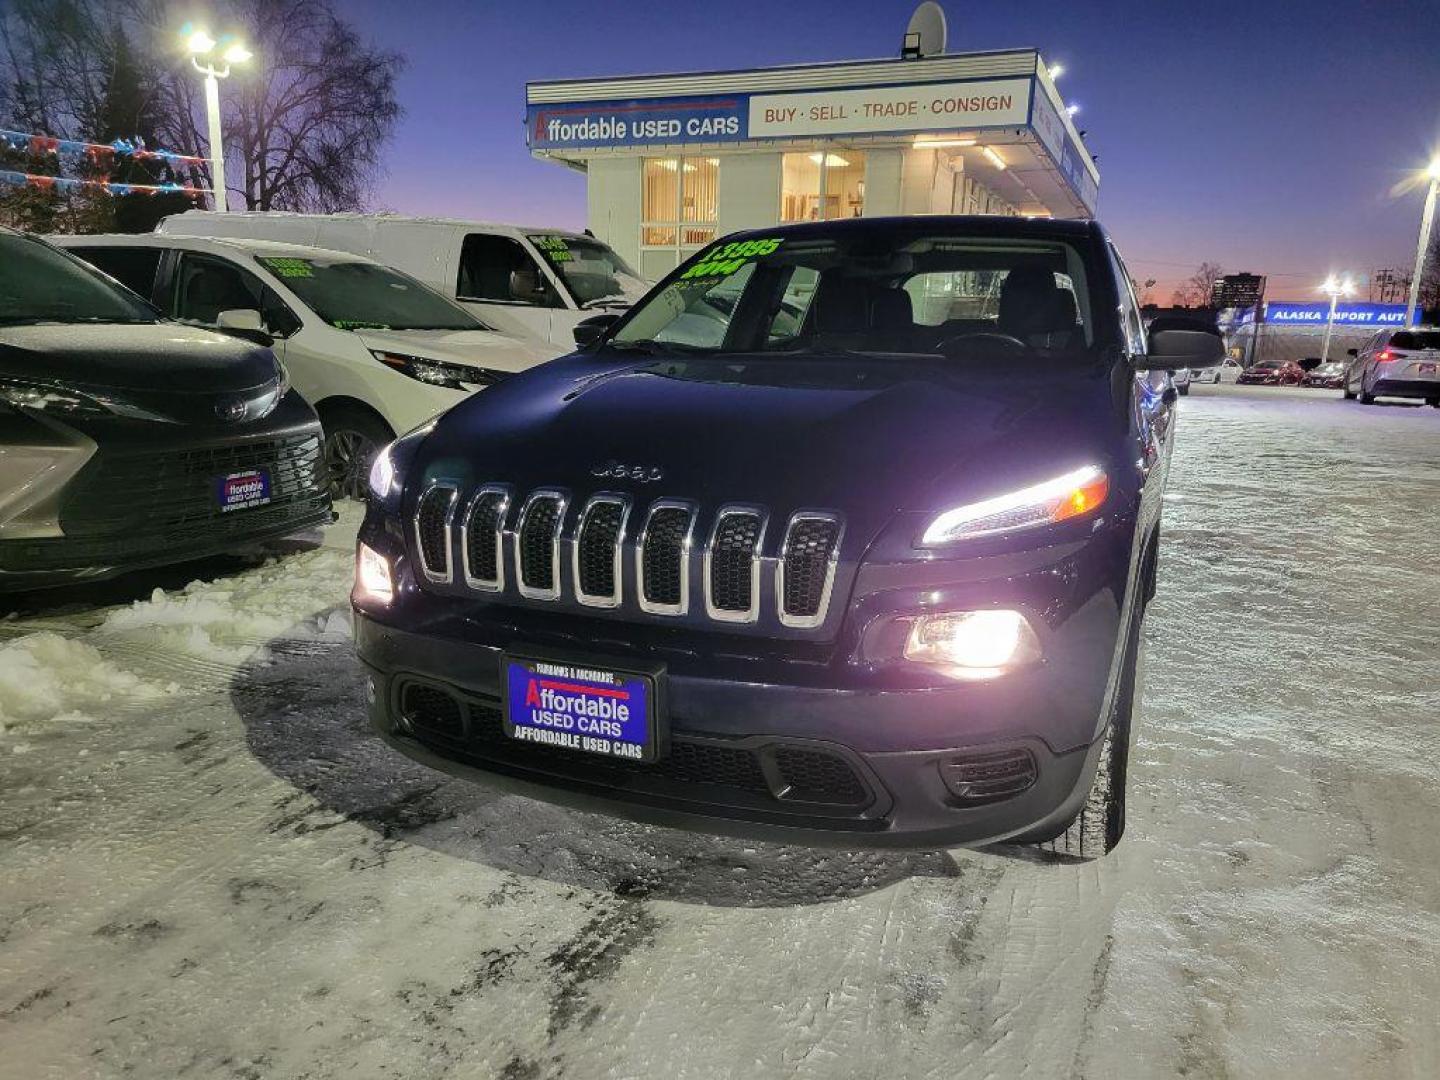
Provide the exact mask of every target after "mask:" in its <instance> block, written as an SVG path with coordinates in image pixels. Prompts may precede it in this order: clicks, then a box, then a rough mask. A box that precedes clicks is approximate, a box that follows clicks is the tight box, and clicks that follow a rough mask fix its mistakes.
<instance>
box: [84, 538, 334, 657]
mask: <svg viewBox="0 0 1440 1080" xmlns="http://www.w3.org/2000/svg"><path fill="white" fill-rule="evenodd" d="M353 579H354V555H353V554H352V551H351V549H350V548H349V547H348V546H347V547H346V548H343V549H340V548H321V549H318V550H316V551H311V552H307V553H305V554H301V555H293V556H290V557H288V558H284V559H272V560H270V561H268V562H266V563H265V564H263V565H262V566H259V567H256V568H255V569H253V570H250V571H247V572H245V573H241V574H235V575H232V576H229V577H225V578H220V579H218V580H215V581H192V582H191V583H190V584H188V585H186V586H185V587H184V588H183V589H180V590H176V591H171V592H166V591H165V590H164V589H156V590H155V591H154V592H153V593H151V594H150V599H148V600H137V601H135V602H134V603H133V604H132V605H131V606H130V607H128V608H122V609H121V610H119V611H115V612H112V613H111V614H110V615H109V617H108V618H106V620H105V622H104V623H103V624H102V626H101V627H100V632H101V633H102V634H114V633H134V632H139V633H140V634H141V635H142V636H143V637H144V638H145V639H146V640H147V641H150V642H153V643H154V644H155V645H157V646H161V647H164V648H167V649H171V650H174V651H177V652H180V653H184V654H187V655H190V656H197V657H203V658H205V659H208V660H215V661H220V662H222V663H230V664H238V663H241V662H243V661H245V660H247V659H249V658H251V657H253V656H254V655H255V654H256V652H257V649H259V648H261V647H263V645H264V644H265V643H266V642H268V641H271V640H274V639H276V638H291V639H293V638H301V639H326V638H331V639H336V640H345V639H347V638H348V637H349V636H350V613H349V595H350V586H351V583H352V581H353Z"/></svg>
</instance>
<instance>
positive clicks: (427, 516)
mask: <svg viewBox="0 0 1440 1080" xmlns="http://www.w3.org/2000/svg"><path fill="white" fill-rule="evenodd" d="M456 495H457V492H456V490H455V489H454V488H453V487H450V486H449V485H447V484H435V485H434V486H432V487H429V488H426V489H425V491H424V492H423V493H422V494H421V496H420V501H419V503H418V504H417V505H416V507H415V546H416V550H417V551H418V552H419V554H420V569H421V570H422V571H423V572H424V574H425V576H426V577H427V578H429V579H430V580H431V581H438V582H441V583H448V582H449V581H450V580H451V579H452V578H453V577H454V574H453V573H452V572H451V568H450V520H451V518H452V517H453V516H454V513H455V497H456Z"/></svg>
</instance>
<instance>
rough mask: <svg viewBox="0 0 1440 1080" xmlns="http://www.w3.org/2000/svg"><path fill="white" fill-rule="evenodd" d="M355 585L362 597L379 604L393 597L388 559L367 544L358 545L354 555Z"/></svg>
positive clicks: (393, 588)
mask: <svg viewBox="0 0 1440 1080" xmlns="http://www.w3.org/2000/svg"><path fill="white" fill-rule="evenodd" d="M355 587H356V590H357V591H358V592H359V593H360V595H361V596H362V597H364V598H366V599H367V600H374V601H376V602H378V603H381V604H388V603H390V601H391V600H393V599H394V598H395V585H394V582H393V581H392V580H391V578H390V561H389V560H388V559H386V558H385V556H384V555H381V554H380V553H379V552H378V551H376V550H374V549H373V548H371V547H370V546H369V545H367V544H361V545H360V551H359V554H358V556H357V557H356V566H355Z"/></svg>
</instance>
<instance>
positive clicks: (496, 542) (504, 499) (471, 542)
mask: <svg viewBox="0 0 1440 1080" xmlns="http://www.w3.org/2000/svg"><path fill="white" fill-rule="evenodd" d="M509 511H510V492H509V491H508V490H507V489H506V488H503V487H495V486H490V487H482V488H481V489H480V490H479V491H477V492H476V493H475V497H474V498H473V499H471V500H470V508H469V510H467V511H466V514H465V521H464V523H463V524H462V525H461V526H460V550H461V551H463V552H464V553H465V583H466V584H467V585H469V586H471V587H472V588H476V589H484V590H486V591H487V592H499V591H501V590H502V589H504V588H505V552H504V531H503V530H504V528H505V517H506V515H507V514H508V513H509Z"/></svg>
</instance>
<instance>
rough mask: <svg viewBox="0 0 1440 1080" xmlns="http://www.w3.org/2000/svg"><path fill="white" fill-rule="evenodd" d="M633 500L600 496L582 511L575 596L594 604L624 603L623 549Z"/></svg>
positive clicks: (576, 544) (604, 605)
mask: <svg viewBox="0 0 1440 1080" xmlns="http://www.w3.org/2000/svg"><path fill="white" fill-rule="evenodd" d="M629 516H630V502H629V500H628V499H626V498H625V497H624V496H623V495H596V496H594V497H593V498H592V499H591V500H590V501H589V502H588V503H586V504H585V509H583V510H582V511H580V522H579V524H578V525H577V526H576V529H575V555H574V558H575V598H576V599H577V600H579V601H580V602H581V603H582V604H588V605H590V606H591V607H619V606H620V548H621V545H622V544H623V543H624V542H625V523H626V519H628V518H629Z"/></svg>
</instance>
